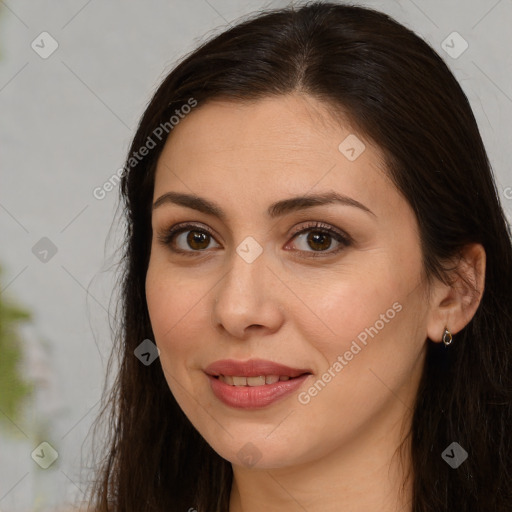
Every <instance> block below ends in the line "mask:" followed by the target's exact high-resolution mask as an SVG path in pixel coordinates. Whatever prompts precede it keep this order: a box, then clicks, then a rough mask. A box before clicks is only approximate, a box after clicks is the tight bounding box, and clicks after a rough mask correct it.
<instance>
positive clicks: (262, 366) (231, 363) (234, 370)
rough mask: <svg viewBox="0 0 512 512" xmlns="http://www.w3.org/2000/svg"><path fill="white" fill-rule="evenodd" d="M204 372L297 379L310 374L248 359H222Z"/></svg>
mask: <svg viewBox="0 0 512 512" xmlns="http://www.w3.org/2000/svg"><path fill="white" fill-rule="evenodd" d="M205 372H206V373H207V374H208V375H212V376H214V377H218V376H219V375H226V376H228V375H229V376H239V377H259V376H260V375H278V376H288V377H298V376H299V375H302V374H304V373H311V370H309V369H307V368H302V369H301V368H290V367H289V366H286V365H283V364H279V363H274V362H272V361H266V360H264V359H249V360H248V361H236V360H235V359H223V360H221V361H215V362H214V363H212V364H210V365H209V366H208V367H207V368H206V369H205Z"/></svg>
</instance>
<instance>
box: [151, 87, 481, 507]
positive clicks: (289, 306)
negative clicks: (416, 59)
mask: <svg viewBox="0 0 512 512" xmlns="http://www.w3.org/2000/svg"><path fill="white" fill-rule="evenodd" d="M349 134H356V135H357V137H358V138H359V139H360V140H361V141H363V143H364V144H365V146H366V148H365V150H364V151H363V152H362V153H361V154H360V156H359V157H358V158H356V159H355V160H354V161H350V160H349V159H348V158H346V157H345V156H344V154H342V153H341V152H340V151H339V149H338V146H339V144H340V143H341V142H342V141H343V140H344V139H345V138H346V137H347V136H348V135H349ZM169 191H175V192H183V193H188V194H191V193H193V194H196V195H199V196H201V197H204V198H206V199H208V200H210V201H214V202H216V203H218V205H219V206H220V207H221V208H222V209H223V210H224V211H225V212H226V220H225V221H222V220H220V219H218V218H216V217H214V216H211V215H207V214H204V213H201V212H198V211H196V210H193V209H191V208H187V207H184V206H180V205H175V204H170V203H167V204H162V205H161V206H159V207H158V208H155V209H154V210H153V216H152V228H153V242H152V247H151V256H150V262H149V268H148V272H147V278H146V297H147V303H148V308H149V313H150V319H151V324H152V327H153V331H154V335H155V342H156V344H157V346H158V348H159V349H160V362H161V364H162V367H163V370H164V373H165V377H166V379H167V382H168V384H169V387H170V389H171V391H172V393H173V394H174V396H175V398H176V400H177V401H178V403H179V405H180V406H181V408H182V409H183V411H184V412H185V414H186V415H187V416H188V418H189V419H190V421H191V422H192V424H193V425H194V426H195V427H196V428H197V430H198V431H199V432H200V433H201V435H202V436H203V437H204V438H205V439H206V441H207V442H208V443H209V444H210V445H211V446H212V447H213V449H214V450H215V451H216V452H217V453H219V454H220V455H221V456H222V457H224V458H225V459H227V460H228V461H230V462H231V463H232V466H233V471H234V482H233V486H232V492H231V501H230V511H231V512H240V511H242V510H243V511H244V512H253V511H260V510H270V511H277V510H279V511H280V512H282V511H283V510H287V511H295V510H297V511H304V510H307V511H308V512H315V511H322V512H326V511H332V512H334V511H340V510H343V512H356V511H358V512H365V511H368V512H370V511H375V510H381V511H384V512H386V511H396V510H401V511H402V512H405V511H407V510H411V505H410V500H411V497H412V494H411V485H410V480H408V481H407V482H406V485H405V488H404V492H403V495H401V494H400V493H399V489H400V486H401V484H402V483H403V481H404V479H405V473H406V471H407V470H408V469H410V468H409V444H408V442H406V443H405V444H404V451H403V455H404V459H403V463H402V464H400V458H399V457H398V452H396V450H397V448H398V446H399V444H400V442H401V441H402V440H403V437H404V434H405V432H406V431H407V429H408V427H409V425H410V414H411V412H412V408H413V404H414V399H415V396H416V393H417V389H418V384H419V379H420V377H421V373H422V367H423V362H424V357H425V349H426V343H427V337H429V338H430V339H431V340H432V341H435V342H440V341H441V337H442V334H443V331H444V328H445V327H446V326H447V327H448V328H449V329H450V330H451V332H452V334H456V333H457V332H458V331H459V330H460V329H462V328H463V327H464V326H465V325H466V324H467V323H468V322H469V320H470V319H471V317H472V316H473V314H474V312H475V311H476V308H477V306H478V303H479V300H480V297H481V292H482V290H483V277H482V276H483V275H484V268H485V252H484V251H483V248H482V247H481V246H478V245H474V246H468V248H467V251H466V253H465V259H464V260H463V261H464V262H466V263H465V264H463V263H461V266H460V268H461V269H462V271H463V272H464V274H465V276H466V277H468V278H469V280H470V281H471V282H473V283H474V284H475V285H476V286H477V288H478V289H479V292H478V293H477V294H476V295H472V294H471V291H470V290H469V289H468V288H467V287H466V286H465V285H464V284H460V283H461V281H457V282H456V283H455V285H453V286H448V285H445V284H443V283H440V282H437V281H436V282H435V283H434V285H433V286H432V287H431V288H430V289H429V288H428V286H427V282H426V280H425V276H424V271H423V268H422V264H421V250H420V239H419V234H418V226H417V222H416V218H415V216H414V213H413V211H412V209H411V208H410V206H409V204H408V203H407V201H406V200H405V199H404V198H403V197H402V196H401V194H400V193H399V192H398V190H397V189H396V188H395V186H394V185H393V184H392V182H391V181H390V180H389V179H388V178H387V176H386V174H385V166H384V163H383V158H382V154H381V152H380V151H379V148H378V147H376V146H375V145H373V144H372V143H371V142H370V141H369V140H367V139H366V138H365V137H364V135H363V134H359V133H356V132H355V130H353V129H352V128H351V126H350V124H349V123H348V121H347V120H346V119H341V118H339V117H338V121H334V120H333V119H332V117H331V116H330V115H329V114H328V111H327V109H326V106H325V105H324V104H323V103H320V102H319V101H318V100H316V99H314V98H312V97H309V96H304V95H301V94H298V93H296V94H290V95H287V96H280V97H274V98H265V99H262V100H258V101H255V102H251V103H249V102H248V103H232V102H227V101H214V102H209V103H206V104H204V105H200V106H198V107H197V108H196V109H194V110H193V111H192V113H190V114H189V115H188V116H187V117H186V118H185V119H184V120H182V121H180V123H179V125H177V126H176V127H175V128H174V130H173V132H172V134H171V136H170V137H169V139H168V141H167V143H166V146H165V148H164V151H163V153H162V155H161V157H160V159H159V162H158V166H157V171H156V178H155V189H154V198H153V200H154V201H155V200H156V199H158V198H159V197H160V196H161V195H163V194H165V193H166V192H169ZM326 191H336V192H338V193H340V194H344V195H347V196H350V197H351V198H353V199H355V200H357V201H359V202H360V203H362V204H364V205H366V206H367V207H368V208H369V209H371V211H372V212H373V213H374V215H372V214H369V213H367V212H365V211H363V210H361V209H358V208H355V207H353V206H347V205H341V204H331V205H321V206H315V207H313V208H308V209H305V210H302V211H295V212H291V213H289V214H287V215H285V216H283V217H280V218H276V219H270V218H269V217H268V216H267V213H266V210H267V208H268V206H269V205H270V204H271V203H273V202H275V201H278V200H282V199H285V198H289V197H292V196H295V195H303V194H313V193H320V192H326ZM186 221H190V222H193V223H195V224H199V228H203V229H207V228H209V229H210V230H211V231H212V232H213V237H207V239H206V241H205V242H204V243H203V245H200V244H199V245H195V246H194V245H193V246H192V247H191V246H190V245H189V244H187V239H186V236H187V235H188V234H190V233H189V232H186V233H181V234H178V235H177V236H176V237H175V239H174V243H175V245H176V246H177V247H178V248H181V249H182V250H183V251H189V253H190V252H194V250H195V254H194V255H193V256H190V257H188V256H187V255H182V254H177V253H174V252H172V250H171V247H170V246H166V245H164V244H163V243H162V242H161V241H159V239H158V237H157V235H158V234H159V233H165V232H166V230H168V229H169V228H170V227H172V226H174V225H176V224H178V223H183V222H186ZM308 221H320V222H322V223H323V224H327V225H328V226H333V227H334V228H339V229H341V230H343V231H345V232H346V233H348V234H349V235H350V237H351V238H352V239H353V242H352V243H351V244H350V245H349V246H346V247H343V246H340V244H339V242H337V241H336V239H335V238H334V237H332V238H330V237H328V238H327V241H326V242H323V243H324V244H325V245H323V246H322V247H325V248H324V249H323V250H324V253H323V255H322V254H321V255H320V256H319V257H315V258H314V257H311V254H318V252H319V251H318V250H316V251H315V248H317V247H318V245H315V244H314V242H309V243H308V241H307V236H308V234H314V233H315V232H316V231H315V228H309V229H310V231H308V232H306V233H304V234H301V235H298V236H296V235H293V233H292V229H293V228H300V227H301V226H306V225H307V222H308ZM192 230H193V229H192ZM298 231H301V229H298ZM248 236H251V237H253V238H254V239H255V240H256V241H257V242H258V244H259V245H260V246H261V248H262V250H263V252H262V253H261V255H260V256H259V257H258V258H257V259H256V260H254V261H253V262H252V263H247V261H245V260H244V259H243V258H242V257H240V256H239V255H238V254H237V252H236V248H237V247H238V246H239V245H240V244H241V243H242V242H243V241H244V240H245V239H246V237H248ZM329 241H331V245H330V246H329ZM320 245H322V244H320ZM197 247H206V249H203V252H200V251H199V250H198V249H197ZM339 247H341V251H340V252H338V253H336V254H335V253H334V252H333V251H335V250H336V249H337V248H339ZM329 253H330V254H329ZM457 284H459V286H457ZM429 292H430V293H429ZM396 303H398V304H399V305H400V306H401V310H400V311H399V312H396V315H394V318H393V319H391V320H389V319H388V322H386V323H385V325H384V327H382V328H381V329H379V330H378V333H377V334H376V335H374V337H373V338H372V337H368V341H367V345H366V346H365V345H362V344H361V343H359V345H360V346H361V350H360V351H359V352H358V353H357V354H356V355H354V356H353V358H352V360H351V361H349V362H348V364H347V365H346V366H344V367H343V369H342V370H341V371H339V372H338V373H336V376H335V377H334V378H332V379H331V381H330V382H329V383H328V384H327V385H326V386H325V387H323V389H321V391H320V392H318V393H317V395H316V396H314V397H311V400H310V401H309V403H307V404H303V403H300V402H299V400H298V396H297V393H294V394H292V395H290V396H288V397H286V398H283V399H281V400H279V401H278V402H275V403H273V404H271V405H270V406H267V407H265V408H263V409H259V410H250V411H247V410H240V409H234V408H231V407H228V406H227V405H224V404H223V403H222V402H220V401H219V400H218V399H217V398H216V397H215V396H214V395H213V393H212V392H211V390H210V385H209V381H208V379H207V377H206V376H205V374H204V372H203V370H204V369H205V368H206V367H207V366H208V365H209V364H211V363H212V362H214V361H216V360H219V359H228V358H229V359H239V360H247V359H250V358H262V359H268V360H271V361H275V362H279V363H283V364H286V365H288V366H291V367H296V368H310V369H311V370H312V372H313V374H314V375H313V376H310V377H309V378H308V380H307V381H306V382H305V383H304V385H303V387H301V389H300V390H299V391H301V392H303V391H307V390H308V389H309V388H310V387H311V386H312V385H313V384H314V382H315V381H317V380H318V378H319V377H320V376H321V375H322V374H323V373H324V372H326V371H327V370H328V369H329V368H332V366H333V363H334V362H335V361H336V360H337V358H338V356H339V355H343V354H344V353H345V352H346V351H347V350H349V349H350V346H351V343H352V342H353V340H356V339H357V336H358V335H359V334H360V333H361V332H363V331H364V330H365V328H369V327H370V326H375V325H376V321H377V320H379V319H380V318H382V317H381V315H382V314H386V311H388V310H389V309H390V308H392V306H393V304H396ZM379 325H380V324H379ZM455 340H456V338H455ZM455 344H456V343H455ZM451 348H453V349H456V346H455V347H451ZM249 442H250V443H252V448H251V450H252V452H251V453H252V454H253V455H254V456H255V458H257V456H258V457H259V460H258V461H257V462H256V464H254V465H252V466H250V465H247V464H245V463H244V462H243V461H242V459H241V458H240V457H239V456H238V452H239V450H240V449H241V448H242V447H244V446H245V445H246V443H249ZM246 449H247V448H246ZM394 454H395V457H393V455H394ZM439 456H440V454H439Z"/></svg>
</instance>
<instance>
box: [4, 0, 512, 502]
mask: <svg viewBox="0 0 512 512" xmlns="http://www.w3.org/2000/svg"><path fill="white" fill-rule="evenodd" d="M360 3H361V4H362V5H368V6H372V7H375V8H377V9H380V10H382V11H385V12H387V13H389V14H391V15H392V16H394V17H395V18H396V19H397V20H398V21H400V22H402V23H404V24H405V25H407V26H408V27H410V28H412V29H413V30H415V31H416V32H417V33H419V34H420V35H421V36H422V37H424V38H425V39H426V40H427V41H428V42H430V43H431V44H432V45H433V46H434V48H435V49H436V50H437V51H438V52H439V53H440V54H441V55H442V56H443V57H444V58H445V60H446V61H447V62H448V64H449V66H450V67H451V69H452V70H453V71H454V72H455V75H456V76H457V78H458V79H459V81H460V82H461V84H462V87H463V88H464V90H465V92H466V94H467V95H468V97H469V99H470V101H471V104H472V106H473V109H474V112H475V115H476V117H477V119H478V122H479V125H480V129H481V132H482V135H483V138H484V141H485V143H486V146H487V149H488V152H489V155H490V159H491V163H492V165H493V167H494V170H495V173H496V176H497V182H498V188H499V191H500V194H501V198H502V202H503V206H504V208H505V210H506V212H507V215H508V216H509V218H510V213H511V212H512V173H511V170H510V164H509V162H511V161H512V144H511V131H512V84H511V78H512V53H511V52H510V48H511V47H512V35H511V31H510V26H511V22H512V2H511V1H510V0H471V1H468V0H456V1H449V2H447V1H445V0H428V1H422V2H421V1H420V0H415V1H412V0H402V1H391V0H382V1H377V0H375V1H366V2H364V1H363V2H360ZM286 4H287V2H284V1H281V2H279V1H274V2H266V3H264V2H261V1H258V0H252V1H249V0H244V1H234V0H189V1H185V0H173V1H168V2H166V1H163V0H151V1H148V2H142V1H135V0H123V1H121V0H112V1H110V2H102V1H100V0H72V1H68V2H50V1H41V2H33V1H29V0H8V1H7V2H3V1H0V14H1V16H0V50H1V57H2V58H1V60H0V105H1V106H0V109H1V110H0V112H1V114H0V116H1V117H0V119H1V123H0V130H1V141H2V151H1V182H0V183H1V186H0V228H1V233H2V235H1V245H0V263H1V264H2V265H3V267H4V274H3V276H2V281H1V288H2V293H3V294H4V295H5V296H7V297H10V298H12V299H15V300H17V301H18V302H19V303H21V304H23V305H25V306H27V307H28V308H29V309H31V310H32V311H33V313H34V319H33V321H32V323H31V324H30V325H27V326H26V327H24V329H23V331H22V334H23V335H24V337H25V339H26V347H25V352H26V359H25V362H24V372H25V375H26V376H27V377H30V378H31V379H32V380H34V381H36V382H37V383H38V392H37V394H36V396H35V397H34V400H33V401H32V402H31V403H30V404H29V405H28V406H27V408H26V418H25V419H24V420H23V421H20V422H18V423H17V425H16V426H15V425H13V429H14V432H15V436H12V435H11V436H7V435H6V434H5V433H3V434H1V435H0V511H3V512H6V511H13V512H14V511H15V512H19V511H29V510H30V511H36V510H56V509H57V507H60V506H62V505H63V504H64V503H65V502H66V501H67V502H71V501H73V500H78V501H79V500H80V499H81V498H82V496H83V494H82V492H83V490H84V489H85V481H86V478H87V476H88V473H87V470H86V468H85V467H84V464H85V463H84V460H83V459H82V456H84V457H87V447H86V446H85V445H84V447H83V448H82V445H83V443H84V439H85V438H86V434H87V432H88V430H89V427H90V426H91V423H92V420H93V419H94V417H95V415H96V414H97V412H98V408H99V404H98V400H99V398H100V394H101V390H102V385H103V378H104V374H105V370H106V362H107V357H108V354H109V350H110V343H111V340H110V331H109V327H108V317H107V310H108V308H109V300H110V294H111V290H112V286H113V283H114V273H113V271H112V270H109V265H110V264H111V263H112V262H113V261H115V259H112V258H111V256H112V255H113V251H114V249H115V247H116V246H117V244H118V242H119V233H118V232H116V230H115V229H113V230H112V232H111V233H110V239H109V240H110V241H109V243H107V237H108V235H109V229H110V227H111V224H112V221H113V218H114V211H115V208H116V205H117V197H118V196H117V192H118V191H117V189H116V190H114V191H112V192H109V193H108V194H107V195H106V197H105V198H104V199H102V200H98V199H96V198H95V197H94V196H93V190H94V189H95V188H96V187H99V186H102V185H103V184H104V183H105V182H106V181H107V180H108V179H109V178H110V177H111V176H112V175H113V174H114V173H115V172H116V171H117V169H119V168H120V167H122V165H123V159H124V157H125V155H126V152H127V149H128V145H129V142H130V139H131V137H132V136H133V134H134V129H135V127H136V123H137V121H138V118H139V116H140V115H141V113H142V112H143V109H144V106H145V104H146V102H147V101H148V99H149V97H150V95H151V93H152V91H154V89H155V87H156V85H157V83H159V81H160V80H161V79H162V78H163V76H164V74H165V72H166V71H168V70H170V69H171V67H172V65H173V63H174V62H175V61H176V60H177V59H178V58H179V57H180V56H182V55H183V54H184V53H186V52H188V51H189V50H191V49H192V48H193V47H194V46H196V45H197V44H198V43H199V42H200V41H202V40H203V39H204V38H205V37H207V36H208V35H211V34H213V32H216V31H221V30H222V29H223V28H224V27H225V26H226V25H227V24H228V23H230V22H232V21H234V20H236V19H237V18H239V17H240V16H242V15H244V14H247V13H250V12H251V11H253V10H255V9H260V8H264V7H282V6H284V5H286ZM454 31H456V32H458V33H459V34H460V35H461V36H462V38H463V39H464V40H465V41H466V42H467V44H468V48H467V49H466V50H465V51H464V52H462V53H461V51H462V50H463V49H464V42H463V41H462V40H460V39H457V37H455V39H454V38H453V36H450V34H452V33H453V32H454ZM42 32H48V33H49V34H50V35H51V38H53V39H54V40H55V41H56V42H57V43H58V48H57V49H56V50H55V51H54V53H52V54H51V55H49V56H48V55H47V54H48V53H49V52H50V50H51V49H52V44H55V43H53V42H52V40H51V39H50V37H49V36H47V35H43V36H40V34H41V33H42ZM448 36H450V37H449V38H448V39H447V37H448ZM41 39H43V41H41ZM443 41H446V43H444V45H446V44H448V45H449V46H450V47H452V48H449V51H450V52H451V55H450V54H449V53H447V51H445V49H443V47H442V44H443ZM32 44H33V46H34V47H35V49H33V48H32V47H31V45H32ZM444 48H446V46H444ZM35 50H37V51H38V52H39V54H38V53H37V52H36V51H35ZM459 53H461V54H460V55H459ZM40 54H41V55H40ZM43 57H46V58H43ZM509 187H510V188H509ZM116 233H117V234H116ZM43 237H47V238H48V239H49V240H51V242H52V244H53V245H54V246H55V248H56V250H57V252H56V253H55V254H54V255H53V256H52V252H51V249H48V247H47V246H44V243H47V242H39V243H43V246H41V247H39V246H36V249H37V250H35V249H34V250H33V247H34V245H35V244H36V243H38V241H40V239H41V238H43ZM45 249H46V250H50V252H49V253H48V255H46V260H47V261H41V260H40V259H39V258H43V259H44V257H45V253H44V252H42V253H41V254H39V258H38V257H36V255H35V254H34V252H36V253H37V252H38V251H44V250H45ZM112 306H114V304H112ZM0 357H1V354H0ZM0 414H1V412H0ZM41 439H45V440H47V441H48V442H49V443H50V444H51V445H52V446H53V447H54V448H55V449H56V450H57V452H58V459H57V460H56V461H55V462H54V463H53V464H52V465H51V466H50V467H49V468H48V469H46V470H45V469H41V468H40V467H39V466H38V465H37V464H36V463H35V462H34V460H33V458H32V457H31V453H32V452H33V450H34V449H35V448H36V447H37V445H38V444H39V441H40V440H41ZM39 450H40V449H39ZM37 453H40V451H39V452H37ZM47 456H48V451H47V452H46V454H45V457H47ZM59 510H60V509H59ZM62 510H64V508H63V509H62ZM65 510H70V508H66V509H65Z"/></svg>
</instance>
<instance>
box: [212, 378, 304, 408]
mask: <svg viewBox="0 0 512 512" xmlns="http://www.w3.org/2000/svg"><path fill="white" fill-rule="evenodd" d="M310 375H311V374H305V375H301V376H300V377H296V378H294V379H290V380H286V381H278V382H275V383H274V384H264V385H262V386H230V385H229V384H226V383H225V382H222V381H221V380H220V379H219V378H215V377H212V376H211V375H207V377H208V379H210V385H211V387H212V391H213V394H214V395H215V396H216V397H217V398H218V399H219V400H220V401H222V402H223V403H225V404H226V405H229V406H230V407H235V408H237V409H260V408H262V407H266V406H267V405H270V404H272V403H274V402H276V401H277V400H279V399H281V398H284V397H285V396H287V395H289V394H291V393H293V392H294V391H297V390H298V389H299V388H300V386H302V384H303V383H304V381H305V380H306V379H307V378H308V377H309V376H310Z"/></svg>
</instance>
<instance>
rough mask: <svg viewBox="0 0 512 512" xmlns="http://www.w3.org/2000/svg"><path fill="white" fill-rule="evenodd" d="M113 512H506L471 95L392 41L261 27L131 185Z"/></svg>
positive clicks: (323, 11)
mask: <svg viewBox="0 0 512 512" xmlns="http://www.w3.org/2000/svg"><path fill="white" fill-rule="evenodd" d="M121 189H122V198H123V200H124V204H125V207H126V218H127V231H126V252H125V263H126V272H125V274H124V281H123V292H122V293H123V295H122V298H123V303H122V306H123V317H122V328H121V329H120V334H119V342H120V343H119V350H120V370H119V374H118V377H117V380H116V382H115V385H114V387H113V389H112V390H111V393H110V395H109V400H108V402H106V403H105V407H104V410H103V413H104V414H105V413H106V412H108V411H110V416H109V418H110V423H109V425H110V427H111V430H112V438H111V439H110V440H109V441H108V443H109V444H108V452H107V456H106V459H105V460H104V461H103V465H102V468H101V472H100V474H99V478H98V481H97V483H96V486H95V488H94V490H93V495H92V497H91V507H92V508H93V509H94V510H100V511H107V510H116V511H123V512H127V511H137V512H141V511H150V510H151V511H164V510H165V511H178V510H197V511H200V512H203V511H205V512H206V511H208V512H210V511H222V512H225V511H230V512H240V511H244V512H252V511H254V510H278V509H279V510H287V511H288V510H290V511H292V510H307V511H309V512H313V511H317V510H322V511H325V510H332V511H334V510H343V511H374V510H380V511H397V510H400V511H414V512H427V511H436V512H439V511H448V510H450V511H451V510H458V511H469V510H482V511H483V510H485V511H491V510H492V511H505V510H511V508H512V498H511V497H512V484H511V478H510V476H511V475H510V472H511V462H510V460H511V458H510V455H511V444H510V434H509V430H510V425H511V420H512V414H511V411H512V401H511V393H512V385H511V346H512V345H511V342H510V338H509V332H510V329H511V328H512V320H511V319H512V295H511V290H512V274H511V272H512V250H511V242H510V235H509V228H508V225H507V223H506V221H505V218H504V215H503V212H502V209H501V207H500V204H499V200H498V196H497V193H496V188H495V185H494V182H493V177H492V172H491V169H490V165H489V162H488V159H487V156H486V152H485V149H484V147H483V144H482V140H481V137H480V134H479V131H478V127H477V124H476V122H475V119H474V116H473V114H472V111H471V108H470V105H469V103H468V101H467V98H466V96H465V95H464V93H463V91H462V90H461V88H460V86H459V84H458V83H457V81H456V80H455V78H454V77H453V75H452V74H451V72H450V71H449V70H448V68H447V66H446V65H445V64H444V62H443V61H442V59H441V58H440V57H439V56H438V55H437V54H436V53H435V52H434V51H433V50H432V49H431V48H430V47H429V46H428V45H427V44H426V43H425V42H424V41H423V40H422V39H421V38H419V37H417V36H416V35H414V34H413V33H412V32H411V31H409V30H408V29H406V28H404V27H403V26H401V25H400V24H398V23H397V22H395V21H394V20H392V19H390V18H389V17H388V16H386V15H384V14H382V13H379V12H376V11H373V10H370V9H365V8H361V7H354V6H343V5H336V4H331V3H313V4H309V5H306V6H303V7H300V8H292V7H290V8H286V9H282V10H276V11H273V12H270V13H264V14H260V15H258V16H255V17H253V18H252V19H250V20H247V21H245V22H243V23H240V24H239V25H237V26H235V27H233V28H231V29H229V30H228V31H226V32H225V33H223V34H220V35H218V36H217V37H215V38H213V39H211V40H210V41H209V42H207V43H205V44H203V45H202V46H201V47H200V48H198V49H197V50H196V51H194V52H192V53H191V54H190V55H188V56H187V57H186V58H185V59H184V60H183V61H182V62H181V63H180V64H179V65H178V66H177V67H176V68H175V69H174V70H173V71H172V72H171V73H170V74H169V75H168V76H167V78H166V79H165V80H164V81H163V83H162V85H161V86H160V87H159V89H158V90H157V92H156V93H155V95H154V97H153V99H152V100H151V102H150V104H149V106H148V107H147V109H146V112H145V113H144V115H143V117H142V120H141V122H140V125H139V127H138V130H137V133H136V134H135V137H134V140H133V143H132V146H131V148H130V153H129V155H128V158H127V162H126V166H125V173H124V175H123V178H122V187H121Z"/></svg>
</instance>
